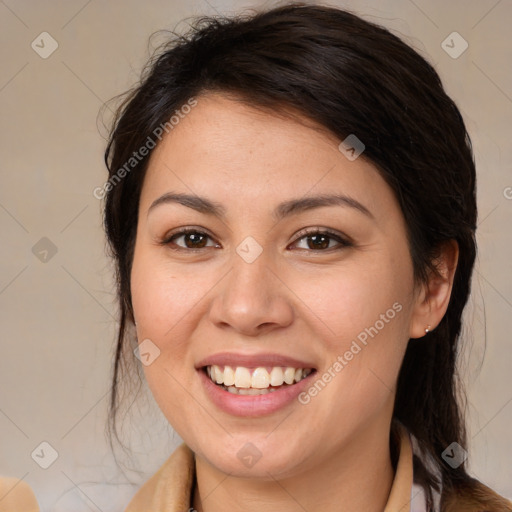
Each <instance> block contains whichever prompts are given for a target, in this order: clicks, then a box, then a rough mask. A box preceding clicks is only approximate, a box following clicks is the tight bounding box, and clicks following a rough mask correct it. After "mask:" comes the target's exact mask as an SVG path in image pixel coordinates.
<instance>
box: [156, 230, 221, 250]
mask: <svg viewBox="0 0 512 512" xmlns="http://www.w3.org/2000/svg"><path fill="white" fill-rule="evenodd" d="M209 239H210V240H211V238H210V236H209V235H207V234H206V233H203V232H201V231H197V230H192V229H191V230H182V231H179V232H178V233H175V234H173V235H172V236H170V237H169V238H167V239H166V240H164V242H163V244H164V245H175V246H177V247H178V248H179V249H203V248H205V247H218V244H215V243H210V244H208V240H209Z"/></svg>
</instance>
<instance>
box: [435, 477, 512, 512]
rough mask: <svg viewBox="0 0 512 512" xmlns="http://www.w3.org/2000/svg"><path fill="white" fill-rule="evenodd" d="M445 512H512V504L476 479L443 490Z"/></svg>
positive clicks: (442, 507) (442, 508) (443, 508)
mask: <svg viewBox="0 0 512 512" xmlns="http://www.w3.org/2000/svg"><path fill="white" fill-rule="evenodd" d="M441 503H442V506H441V510H442V511H443V512H512V502H511V501H509V500H507V499H505V498H503V497H502V496H500V495H499V494H497V493H496V492H494V491H493V490H492V489H490V488H489V487H487V486H486V485H484V484H482V483H481V482H479V481H478V480H475V479H474V478H472V479H470V480H468V481H466V482H463V483H461V484H459V485H458V486H457V487H456V488H453V489H449V490H448V489H445V490H443V497H442V501H441Z"/></svg>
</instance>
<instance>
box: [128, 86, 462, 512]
mask: <svg viewBox="0 0 512 512" xmlns="http://www.w3.org/2000/svg"><path fill="white" fill-rule="evenodd" d="M197 99H198V104H197V106H196V107H195V108H194V109H192V111H191V112H190V113H189V114H188V115H187V116H186V117H185V118H184V119H182V120H181V121H180V123H179V124H178V125H177V126H176V127H175V128H174V129H173V130H172V131H171V132H170V133H169V134H168V135H167V136H166V137H165V138H164V140H163V141H162V143H160V144H159V145H158V146H157V148H156V149H155V150H154V151H153V154H152V156H151V160H150V163H149V167H148V171H147V175H146V177H145V181H144V184H143V189H142V193H141V198H140V209H139V221H138V226H137V236H136V244H135V252H134V260H133V268H132V275H131V280H132V281H131V291H132V299H133V307H134V313H135V319H136V322H137V336H138V339H139V340H145V339H147V338H149V339H150V340H151V341H152V342H153V343H155V344H156V345H157V346H158V347H159V349H160V351H161V353H160V356H159V357H158V358H157V359H155V361H154V362H153V363H152V364H150V365H149V366H146V367H145V368H144V370H145V374H146V378H147V381H148V383H149V386H150V388H151V391H152V393H153V395H154V397H155V400H156V401H157V403H158V405H159V406H160V408H161V410H162V411H163V413H164V414H165V416H166V417H167V419H168V421H169V422H170V423H171V425H172V426H173V427H174V429H175V430H176V431H177V432H178V434H179V435H180V436H181V437H182V439H183V440H184V441H185V442H186V443H187V444H188V446H190V447H191V449H192V450H193V451H194V452H195V454H196V467H197V469H196V471H197V487H196V491H195V495H194V499H193V505H194V507H195V508H196V509H197V510H199V511H201V510H205V511H208V512H216V511H221V510H227V509H228V508H229V507H232V506H233V504H236V509H237V510H244V511H251V510H262V509H263V508H262V507H268V506H271V507H272V508H273V509H277V510H281V511H284V512H286V511H288V510H290V511H291V510H303V509H306V510H308V511H316V510H322V511H323V512H329V511H331V510H333V511H334V510H339V504H340V503H343V504H344V508H343V510H346V511H352V510H353V511H356V510H358V511H360V510H367V511H381V510H383V508H384V506H385V504H386V502H387V499H388V495H389V491H390V488H391V485H392V481H393V468H392V466H391V461H390V452H389V433H390V423H391V417H392V410H393V400H394V396H395V385H396V380H397V375H398V371H399V368H400V365H401V362H402V359H403V355H404V351H405V349H406V346H407V342H408V340H409V338H418V337H421V336H424V334H425V328H426V327H427V326H428V325H431V326H432V327H431V328H435V326H436V325H437V324H438V323H439V322H440V320H441V318H442V316H443V315H444V313H445V311H446V308H447V305H448V300H449V296H450V292H451V286H452V281H453V273H454V270H455V266H456V263H457V247H456V245H454V244H447V245H446V247H445V248H444V250H443V252H442V255H441V257H440V260H439V270H440V274H439V275H438V276H432V278H431V280H430V282H429V283H428V286H427V285H426V284H419V283H415V281H414V279H413V267H412V261H411V257H410V252H409V247H408V244H407V239H406V228H405V221H404V218H403V215H402V213H401V210H400V207H399V205H398V203H397V201H396V198H395V197H394V194H393V192H392V190H391V188H390V187H389V186H388V185H387V184H386V182H385V181H384V180H383V178H382V177H381V176H380V174H379V173H378V171H377V170H376V168H375V167H374V166H373V165H372V164H371V163H370V162H368V161H366V160H365V159H364V156H363V157H359V158H357V159H356V160H354V161H349V160H348V159H347V158H346V157H345V155H344V154H342V153H341V152H340V151H339V149H338V145H339V143H340V140H339V139H337V138H336V137H334V136H333V135H332V134H330V133H327V132H326V131H325V130H322V129H321V128H320V127H318V126H316V125H314V124H313V123H312V122H310V121H307V120H306V119H302V120H300V119H296V118H289V117H283V116H277V115H275V114H272V113H270V112H262V111H261V110H256V109H254V108H251V107H249V106H247V105H244V104H242V103H241V102H237V101H235V100H234V99H233V98H231V99H229V98H228V97H227V96H224V95H222V94H220V93H215V94H211V93H210V94H209V95H207V96H201V97H198V98H197ZM299 121H300V122H299ZM363 155H364V154H363ZM171 191H172V192H179V193H188V194H194V195H198V196H201V197H206V198H208V199H209V200H211V201H215V202H216V203H219V204H221V205H222V206H223V207H224V208H225V210H226V215H225V218H223V219H220V218H217V217H215V216H213V215H210V214H206V213H200V212H197V211H195V210H193V209H191V208H189V207H187V206H184V205H180V204H177V203H174V204H161V205H159V206H156V207H155V208H153V209H152V210H151V211H150V212H149V213H148V210H149V208H150V206H151V204H152V203H153V202H154V201H155V200H156V199H157V198H159V197H160V196H162V194H165V193H167V192H171ZM329 193H339V194H345V195H348V196H350V197H352V198H354V199H356V200H357V201H359V202H360V203H362V204H363V205H364V206H365V207H366V208H367V209H368V210H369V211H370V212H371V214H372V216H371V217H370V216H367V215H365V214H363V213H361V212H360V211H359V210H357V209H355V208H351V207H348V206H340V205H334V206H324V207H320V208H314V209H310V210H306V211H303V212H300V213H298V214H295V215H290V216H288V217H286V218H284V219H282V220H280V221H276V220H275V218H274V217H273V216H272V211H273V210H274V208H275V207H276V206H277V205H278V204H279V203H281V202H283V201H287V200H290V199H295V198H302V197H304V196H306V195H307V196H314V195H318V194H329ZM186 226H190V227H194V228H197V229H198V231H201V232H206V233H207V234H208V235H209V237H210V238H206V240H207V245H206V247H203V248H202V249H201V248H199V249H195V250H194V249H190V248H187V243H188V244H189V245H188V247H194V245H193V242H192V243H191V242H190V239H187V238H186V237H183V236H182V237H180V238H177V239H174V241H173V243H172V242H170V243H168V244H167V245H165V244H163V243H162V241H164V240H166V239H167V240H168V238H169V236H168V235H169V234H172V233H173V232H174V231H179V229H178V228H182V227H186ZM315 227H319V228H330V229H331V230H334V231H336V232H338V233H339V234H340V235H341V236H344V237H349V238H350V239H351V240H352V243H353V245H351V246H344V245H341V244H339V242H337V241H336V240H335V239H327V240H328V241H329V240H330V242H329V245H328V248H327V249H321V248H320V249H319V248H318V245H311V238H309V239H308V238H307V237H306V238H304V235H305V234H304V233H303V230H304V229H305V228H315ZM248 236H251V237H253V238H254V239H255V240H256V241H257V242H258V244H259V245H260V246H261V247H262V249H263V252H262V253H261V255H260V256H259V257H258V258H257V259H256V260H255V261H254V262H252V263H247V262H246V261H244V259H242V258H241V257H240V256H239V255H238V254H237V252H236V247H237V246H238V245H239V244H240V242H242V240H244V239H245V238H246V237H248ZM308 240H309V242H308ZM179 246H181V250H178V249H179ZM173 247H174V248H175V249H173ZM176 248H178V249H176ZM394 303H399V304H400V305H401V306H402V309H401V311H400V312H399V313H397V314H396V316H395V317H394V318H393V319H392V320H390V321H389V322H388V323H386V324H385V327H384V328H382V329H381V330H380V331H379V333H378V335H376V336H375V337H374V338H371V339H370V340H369V342H368V344H367V346H365V347H364V349H363V350H361V352H360V353H358V354H357V355H356V356H354V358H353V359H352V360H351V361H350V362H349V364H348V365H347V366H346V367H345V368H344V369H343V370H342V371H340V372H339V373H337V374H336V377H335V378H333V379H332V380H331V382H329V384H328V385H327V386H325V388H324V389H323V390H322V391H321V392H320V393H319V394H318V395H317V396H315V397H314V398H312V399H311V401H310V402H309V403H308V404H306V405H302V404H300V403H299V402H298V401H297V400H294V401H293V402H292V403H291V404H289V405H288V406H286V407H284V408H283V409H280V410H278V411H276V412H274V413H272V414H269V415H265V416H261V417H257V418H254V417H253V418H246V417H234V416H232V415H229V414H227V413H225V412H224V411H222V410H220V409H218V408H217V407H216V406H215V405H214V404H213V403H212V402H211V400H210V399H209V398H208V395H207V394H206V393H205V390H204V388H203V385H202V383H201V380H200V378H199V376H198V372H197V371H196V369H195V365H196V364H197V363H198V362H199V361H200V360H201V359H203V358H205V357H206V356H208V355H211V354H212V353H217V352H224V351H226V352H237V353H243V354H257V353H262V352H275V353H279V354H286V355H290V356H293V357H296V358H298V359H300V360H305V361H311V362H312V363H313V365H314V367H315V368H316V369H317V371H318V374H320V375H321V374H322V373H323V372H324V371H326V370H327V369H328V368H329V367H330V366H332V364H333V362H334V361H336V358H337V357H338V355H340V354H344V353H345V352H346V351H347V350H348V349H349V347H350V345H351V343H352V341H353V340H354V339H356V337H357V335H358V334H359V333H360V332H361V331H363V330H364V329H365V328H367V327H370V326H373V325H374V324H375V322H376V320H378V319H379V318H380V315H381V314H385V312H386V311H387V310H388V309H390V308H391V307H392V305H393V304H394ZM247 442H251V443H252V444H254V445H255V446H256V447H257V448H258V449H259V450H260V452H261V454H262V456H261V458H260V459H259V461H258V462H257V463H256V464H255V465H254V466H253V467H252V468H247V467H245V466H244V465H243V464H241V462H240V459H239V458H238V457H237V453H238V451H239V450H240V449H241V448H242V447H243V446H244V445H245V444H246V443H247ZM247 477H249V478H247Z"/></svg>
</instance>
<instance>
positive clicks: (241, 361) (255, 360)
mask: <svg viewBox="0 0 512 512" xmlns="http://www.w3.org/2000/svg"><path fill="white" fill-rule="evenodd" d="M212 365H217V366H232V367H236V366H243V367H245V368H258V367H265V366H270V367H273V366H283V367H291V368H311V369H314V366H313V365H312V364H311V363H308V362H306V361H300V360H299V359H296V358H294V357H289V356H285V355H282V354H272V353H266V354H252V355H248V354H236V353H233V352H219V353H217V354H212V355H210V356H208V357H205V358H204V359H202V360H201V361H199V362H198V363H197V365H196V368H198V369H199V368H203V367H204V366H212Z"/></svg>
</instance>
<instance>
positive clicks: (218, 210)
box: [148, 192, 375, 221]
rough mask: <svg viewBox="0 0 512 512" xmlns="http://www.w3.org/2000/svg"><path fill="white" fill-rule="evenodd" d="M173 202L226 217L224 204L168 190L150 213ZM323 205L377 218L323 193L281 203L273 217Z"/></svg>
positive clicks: (354, 202)
mask: <svg viewBox="0 0 512 512" xmlns="http://www.w3.org/2000/svg"><path fill="white" fill-rule="evenodd" d="M173 203H174V204H181V205H183V206H186V207H188V208H192V209H193V210H196V211H198V212H199V213H204V214H206V215H213V216H215V217H218V218H221V219H223V218H225V217H226V209H225V208H224V206H223V205H222V204H220V203H217V202H215V201H211V200H209V199H206V198H205V197H200V196H197V195H191V194H183V193H177V192H167V193H166V194H164V195H162V196H160V197H159V198H158V199H155V200H154V201H153V202H152V203H151V206H150V207H149V209H148V215H149V213H150V212H151V211H152V210H153V209H154V208H156V207H157V206H160V205H163V204H173ZM323 206H346V207H349V208H353V209H355V210H357V211H359V212H360V213H363V214H364V215H366V216H367V217H369V218H371V219H375V217H374V215H373V214H372V213H371V212H370V210H368V208H366V206H364V205H363V204H361V203H360V202H359V201H357V200H356V199H354V198H352V197H350V196H347V195H344V194H321V195H318V196H312V197H303V198H299V199H290V200H288V201H285V202H283V203H281V204H279V205H278V206H277V207H276V208H275V210H274V212H273V217H274V218H275V219H276V220H278V221H279V220H281V219H283V218H285V217H288V216H290V215H297V214H299V213H302V212H304V211H307V210H312V209H314V208H320V207H323Z"/></svg>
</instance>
